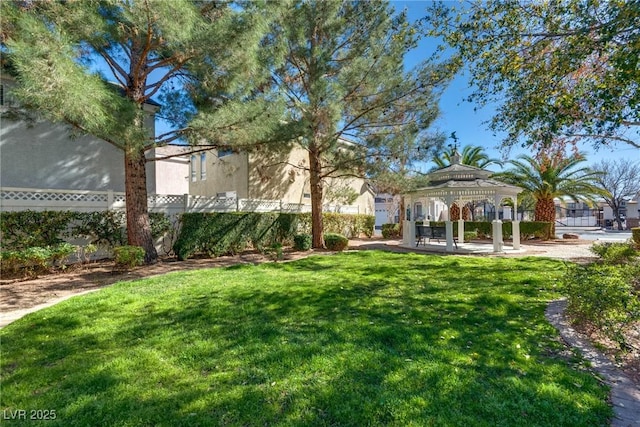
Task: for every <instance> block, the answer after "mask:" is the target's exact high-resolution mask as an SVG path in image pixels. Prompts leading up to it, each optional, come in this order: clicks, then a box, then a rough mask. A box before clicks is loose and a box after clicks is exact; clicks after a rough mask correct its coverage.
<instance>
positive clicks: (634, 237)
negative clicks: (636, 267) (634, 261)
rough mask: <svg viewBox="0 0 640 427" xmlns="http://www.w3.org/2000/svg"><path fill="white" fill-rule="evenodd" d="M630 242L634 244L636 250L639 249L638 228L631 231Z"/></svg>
mask: <svg viewBox="0 0 640 427" xmlns="http://www.w3.org/2000/svg"><path fill="white" fill-rule="evenodd" d="M631 240H633V242H634V243H635V245H636V248H637V249H640V227H634V228H632V229H631Z"/></svg>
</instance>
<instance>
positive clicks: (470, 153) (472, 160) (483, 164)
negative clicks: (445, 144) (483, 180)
mask: <svg viewBox="0 0 640 427" xmlns="http://www.w3.org/2000/svg"><path fill="white" fill-rule="evenodd" d="M457 151H458V149H457V147H455V146H454V147H450V149H449V150H446V151H445V152H443V153H441V154H440V155H437V156H434V157H433V162H434V163H435V164H436V166H437V167H438V168H444V167H447V166H450V165H451V160H452V158H453V156H454V154H455V153H456V152H457ZM459 155H460V164H463V165H467V166H473V167H476V168H480V169H486V168H487V167H489V166H491V165H498V166H502V162H501V161H500V160H499V159H494V158H492V157H489V155H488V154H487V153H486V152H485V149H484V148H483V147H480V146H475V145H466V146H465V147H464V148H463V149H462V153H459Z"/></svg>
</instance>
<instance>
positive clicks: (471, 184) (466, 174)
mask: <svg viewBox="0 0 640 427" xmlns="http://www.w3.org/2000/svg"><path fill="white" fill-rule="evenodd" d="M492 173H493V172H491V171H487V170H484V169H480V168H476V167H473V166H468V165H463V164H460V154H458V152H457V151H456V152H455V153H454V155H453V156H451V165H450V166H447V167H444V168H441V169H438V170H436V171H434V172H431V173H430V174H429V175H428V177H429V180H430V182H431V184H432V185H431V186H429V187H424V188H419V189H417V190H414V191H412V192H410V193H407V194H405V195H404V197H405V205H406V206H412V205H413V201H414V200H417V199H422V198H426V199H438V200H441V201H442V202H444V203H445V205H446V206H447V210H446V218H445V230H446V242H447V244H446V251H447V252H453V221H451V207H452V206H453V204H457V205H458V206H459V207H460V219H459V220H458V221H457V222H458V242H459V243H463V242H464V219H463V215H462V208H463V206H464V204H465V203H467V202H472V201H478V200H489V201H490V202H493V204H494V206H495V207H496V217H495V219H494V220H493V223H492V236H493V251H494V252H503V247H504V241H503V237H502V221H501V220H500V219H499V218H498V215H497V212H498V210H497V207H498V206H500V204H501V203H502V202H503V201H504V200H509V199H510V200H511V201H512V202H513V211H512V212H513V215H514V218H513V219H512V225H513V249H514V250H518V249H520V221H518V220H517V212H518V204H517V203H518V202H517V195H518V193H520V192H522V188H520V187H517V186H514V185H509V184H505V183H503V182H500V181H496V180H494V179H490V178H489V177H490V176H491V174H492ZM407 213H408V215H407V218H406V220H405V221H404V224H403V230H404V231H403V239H402V240H403V244H404V245H409V246H412V247H413V246H414V245H415V238H416V228H415V219H414V218H413V216H412V215H411V211H409V212H407ZM505 219H506V218H505Z"/></svg>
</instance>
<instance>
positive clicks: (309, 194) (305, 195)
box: [302, 193, 311, 199]
mask: <svg viewBox="0 0 640 427" xmlns="http://www.w3.org/2000/svg"><path fill="white" fill-rule="evenodd" d="M302 197H304V198H305V199H310V198H311V193H304V194H303V195H302Z"/></svg>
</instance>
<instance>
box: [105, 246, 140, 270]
mask: <svg viewBox="0 0 640 427" xmlns="http://www.w3.org/2000/svg"><path fill="white" fill-rule="evenodd" d="M113 253H114V261H115V263H116V267H120V268H133V267H137V266H139V265H142V264H144V254H145V251H144V248H143V247H141V246H129V245H125V246H116V247H115V248H113Z"/></svg>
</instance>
